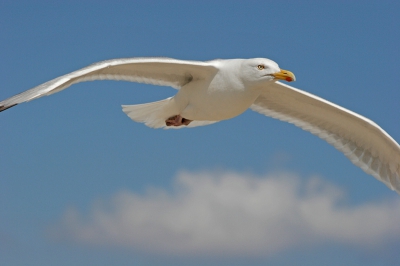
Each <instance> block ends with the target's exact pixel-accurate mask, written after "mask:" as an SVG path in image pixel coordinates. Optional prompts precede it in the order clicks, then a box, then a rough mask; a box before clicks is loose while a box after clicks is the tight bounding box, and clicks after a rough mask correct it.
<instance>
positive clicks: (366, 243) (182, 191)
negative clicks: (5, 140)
mask: <svg viewBox="0 0 400 266" xmlns="http://www.w3.org/2000/svg"><path fill="white" fill-rule="evenodd" d="M51 232H52V235H53V237H57V238H58V239H62V240H72V241H76V242H80V243H85V244H90V245H113V246H115V245H117V246H122V247H127V248H132V249H135V250H141V251H145V252H149V253H154V254H173V255H183V254H185V255H188V254H192V255H202V254H208V255H219V256H224V255H238V256H268V255H271V254H274V253H276V252H279V251H282V250H285V249H287V248H291V247H297V246H304V245H317V244H321V243H325V242H338V243H345V244H349V245H356V246H359V247H369V248H371V247H372V248H375V247H381V246H382V245H384V244H386V243H388V242H389V241H393V240H400V200H398V199H397V198H395V199H392V200H386V201H381V202H370V203H366V204H363V205H357V206H351V205H349V204H347V202H346V200H345V193H344V191H343V190H341V189H339V188H338V187H335V186H334V185H332V184H330V183H328V182H326V181H324V180H323V179H321V178H316V177H315V178H309V179H308V180H307V181H304V180H300V178H299V177H297V176H296V175H294V174H288V173H281V174H273V175H269V176H265V177H255V176H251V175H248V174H239V173H215V172H209V173H195V174H194V173H187V172H183V173H180V174H179V175H178V176H177V177H176V179H175V180H174V189H173V190H172V191H166V190H163V189H154V188H152V189H149V190H148V191H147V192H146V193H145V194H144V195H139V194H135V193H132V192H128V191H122V192H120V193H118V194H117V195H115V196H114V197H113V198H112V199H110V200H107V201H102V202H96V203H95V204H93V206H92V208H91V210H90V212H89V213H88V214H87V215H82V214H80V213H79V212H78V211H77V210H76V209H75V208H70V209H68V210H66V211H65V213H64V215H63V217H62V219H61V221H60V222H59V223H58V224H57V225H56V226H55V227H53V228H52V230H51Z"/></svg>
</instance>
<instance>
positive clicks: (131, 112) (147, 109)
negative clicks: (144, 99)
mask: <svg viewBox="0 0 400 266" xmlns="http://www.w3.org/2000/svg"><path fill="white" fill-rule="evenodd" d="M122 111H124V113H125V114H127V115H128V116H129V117H130V118H131V119H132V120H133V121H136V122H139V123H144V124H145V125H146V126H148V127H152V128H173V129H180V128H184V127H196V126H205V125H209V124H213V123H215V122H218V121H192V122H191V123H190V124H189V125H187V126H185V125H182V126H178V127H173V126H170V127H167V126H166V124H165V120H167V119H168V118H169V117H171V116H174V115H177V114H179V110H178V108H177V106H176V105H175V103H174V102H173V100H172V97H170V98H167V99H165V100H161V101H157V102H152V103H145V104H136V105H122Z"/></svg>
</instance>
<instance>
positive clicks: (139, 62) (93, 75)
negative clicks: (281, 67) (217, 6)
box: [0, 57, 218, 112]
mask: <svg viewBox="0 0 400 266" xmlns="http://www.w3.org/2000/svg"><path fill="white" fill-rule="evenodd" d="M217 71H218V69H217V68H216V67H215V66H214V65H213V64H212V62H200V61H185V60H176V59H171V58H151V57H149V58H122V59H112V60H107V61H102V62H98V63H95V64H92V65H90V66H88V67H85V68H82V69H80V70H77V71H74V72H72V73H69V74H66V75H64V76H61V77H58V78H55V79H53V80H50V81H48V82H46V83H43V84H41V85H39V86H37V87H34V88H32V89H30V90H27V91H25V92H22V93H20V94H17V95H15V96H13V97H11V98H8V99H6V100H4V101H1V102H0V112H1V111H4V110H6V109H8V108H10V107H13V106H15V105H17V104H19V103H22V102H27V101H30V100H33V99H36V98H39V97H42V96H45V95H50V94H53V93H56V92H59V91H61V90H63V89H65V88H67V87H69V86H71V85H72V84H75V83H78V82H83V81H93V80H104V79H107V80H124V81H132V82H139V83H147V84H153V85H160V86H171V87H173V88H176V89H179V88H181V87H182V86H184V85H185V84H187V83H189V82H190V81H192V80H196V79H204V78H209V77H212V76H213V75H215V74H216V73H217Z"/></svg>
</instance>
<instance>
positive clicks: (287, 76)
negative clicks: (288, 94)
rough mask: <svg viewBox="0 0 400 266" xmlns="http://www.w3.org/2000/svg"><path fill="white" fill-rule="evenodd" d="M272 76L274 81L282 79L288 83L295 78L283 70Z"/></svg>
mask: <svg viewBox="0 0 400 266" xmlns="http://www.w3.org/2000/svg"><path fill="white" fill-rule="evenodd" d="M272 76H274V77H275V78H276V79H282V80H286V81H289V82H291V81H296V77H295V76H294V74H293V73H292V72H290V71H288V70H284V69H281V71H280V72H278V73H275V74H272Z"/></svg>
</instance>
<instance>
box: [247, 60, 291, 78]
mask: <svg viewBox="0 0 400 266" xmlns="http://www.w3.org/2000/svg"><path fill="white" fill-rule="evenodd" d="M241 73H242V74H243V75H242V78H243V79H245V81H246V82H249V83H253V84H262V83H264V82H268V81H276V80H286V81H288V82H291V81H295V80H296V77H295V76H294V74H293V73H292V72H290V71H287V70H283V69H280V68H279V66H278V64H277V63H275V62H274V61H272V60H269V59H266V58H252V59H246V60H244V61H243V62H242V65H241Z"/></svg>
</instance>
